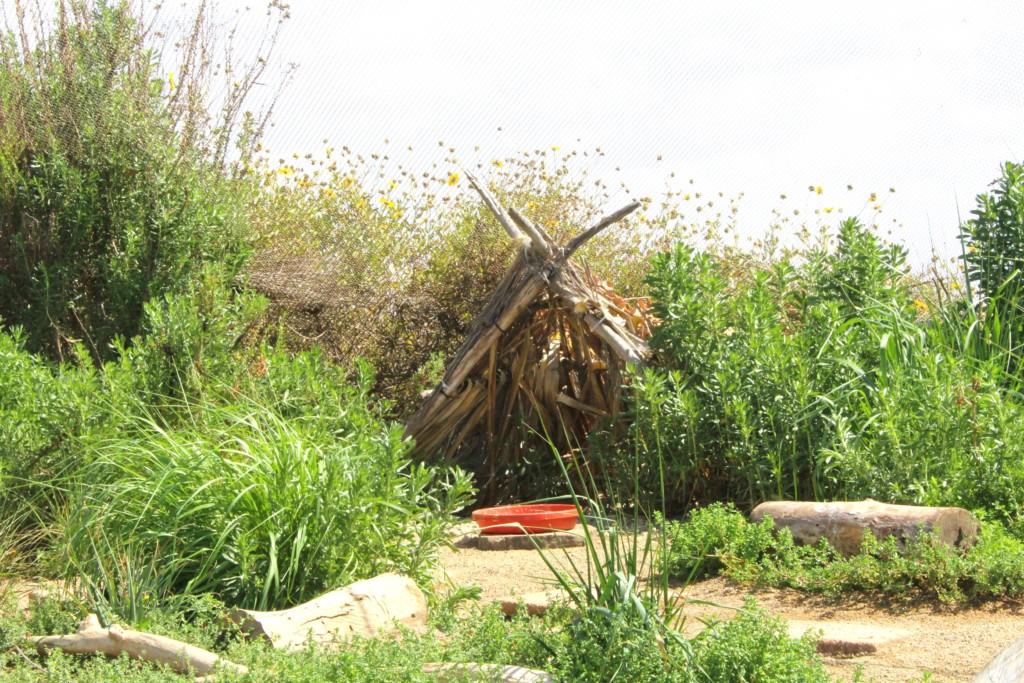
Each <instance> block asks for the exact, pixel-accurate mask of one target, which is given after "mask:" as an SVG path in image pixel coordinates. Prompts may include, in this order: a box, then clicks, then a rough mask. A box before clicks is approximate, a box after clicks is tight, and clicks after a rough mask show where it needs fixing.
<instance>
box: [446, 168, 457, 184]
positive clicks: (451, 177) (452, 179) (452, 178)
mask: <svg viewBox="0 0 1024 683" xmlns="http://www.w3.org/2000/svg"><path fill="white" fill-rule="evenodd" d="M448 184H449V185H458V184H459V174H458V173H455V172H454V171H452V172H451V173H449V174H448Z"/></svg>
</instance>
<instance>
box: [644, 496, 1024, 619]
mask: <svg viewBox="0 0 1024 683" xmlns="http://www.w3.org/2000/svg"><path fill="white" fill-rule="evenodd" d="M665 528H666V531H665V533H666V540H667V543H666V544H665V546H664V547H663V549H662V550H661V552H662V553H663V555H662V557H661V562H663V563H664V564H660V565H659V566H664V567H665V568H666V571H667V572H668V573H669V574H670V575H671V576H673V577H676V578H681V579H687V580H692V579H698V578H703V577H707V576H714V575H717V574H722V575H724V576H726V577H729V578H731V579H734V580H736V581H740V582H743V583H748V584H759V585H767V586H777V587H788V588H797V589H799V590H804V591H808V592H812V593H821V594H824V595H828V596H832V597H838V596H841V595H844V594H849V593H850V592H871V593H876V594H881V595H884V596H887V597H889V598H894V599H904V600H913V599H938V600H940V601H942V602H946V603H968V602H977V601H982V600H1003V599H1014V600H1016V599H1020V598H1021V597H1022V596H1024V542H1021V541H1020V540H1018V539H1017V538H1016V537H1014V536H1011V535H1010V534H1008V533H1007V532H1006V530H1005V529H1004V528H1003V527H1002V526H1001V525H1000V524H999V523H998V522H993V521H989V522H984V523H983V524H982V528H981V532H980V533H979V536H978V541H977V543H976V544H975V545H973V546H972V547H970V548H969V549H967V550H966V551H964V550H960V549H957V548H953V547H950V546H948V545H946V544H944V543H941V542H939V541H938V540H936V539H935V538H934V537H933V536H931V535H930V534H927V533H923V534H922V535H920V536H919V537H918V538H916V539H914V540H910V541H907V542H905V543H899V542H898V541H897V539H896V538H895V537H888V538H886V539H884V540H878V539H876V538H875V537H874V536H873V535H872V534H865V537H864V541H863V545H862V547H861V551H860V553H859V554H857V555H854V556H852V557H843V556H841V555H839V554H838V553H837V552H836V551H835V550H833V549H832V547H831V546H829V545H828V543H827V542H825V541H822V542H821V543H820V544H819V545H817V546H801V545H797V544H795V543H794V541H793V536H792V534H790V533H789V530H788V529H782V530H779V531H776V530H775V527H774V525H773V523H772V521H771V520H770V519H765V520H763V521H761V522H759V523H757V524H754V523H751V522H748V521H747V520H746V517H744V516H743V515H742V514H741V513H740V512H739V511H737V510H736V508H735V507H733V506H731V505H726V504H721V503H714V504H712V505H709V506H707V507H704V508H700V509H698V510H695V511H694V512H693V513H692V514H691V515H690V517H689V518H688V519H687V520H686V521H684V522H676V521H669V522H667V523H666V527H665Z"/></svg>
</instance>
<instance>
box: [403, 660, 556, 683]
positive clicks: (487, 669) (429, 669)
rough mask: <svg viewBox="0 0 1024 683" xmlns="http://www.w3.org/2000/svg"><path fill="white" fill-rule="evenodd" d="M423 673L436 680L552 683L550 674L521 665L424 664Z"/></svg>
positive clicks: (552, 679)
mask: <svg viewBox="0 0 1024 683" xmlns="http://www.w3.org/2000/svg"><path fill="white" fill-rule="evenodd" d="M423 673H426V674H436V675H437V680H438V681H442V682H444V681H452V682H453V683H454V682H455V681H500V683H554V682H555V679H554V678H552V677H551V674H549V673H547V672H545V671H537V670H536V669H527V668H525V667H522V666H505V665H501V664H448V663H442V664H425V665H424V666H423Z"/></svg>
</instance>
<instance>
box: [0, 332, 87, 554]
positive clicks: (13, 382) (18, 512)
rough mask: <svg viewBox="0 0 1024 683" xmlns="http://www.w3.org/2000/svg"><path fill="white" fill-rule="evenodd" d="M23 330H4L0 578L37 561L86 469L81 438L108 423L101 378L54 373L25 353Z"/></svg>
mask: <svg viewBox="0 0 1024 683" xmlns="http://www.w3.org/2000/svg"><path fill="white" fill-rule="evenodd" d="M24 344H25V340H24V337H23V335H22V333H21V331H20V330H19V329H17V328H15V329H14V330H13V331H11V332H10V333H7V332H3V331H0V537H2V540H0V572H3V571H6V570H8V569H10V568H12V566H13V565H17V564H20V563H21V562H22V561H29V560H31V559H32V554H31V553H28V554H26V551H31V550H34V549H36V548H38V547H39V546H40V544H41V543H42V542H43V541H44V540H45V537H46V535H47V533H48V529H49V526H50V524H51V523H52V522H53V519H54V515H55V513H56V511H57V510H58V509H59V508H60V507H61V506H62V504H63V500H64V493H65V488H64V484H65V481H66V478H67V477H68V476H69V475H70V474H71V473H73V472H74V471H75V469H76V468H77V467H78V466H79V465H80V463H81V459H82V458H81V451H80V450H79V449H78V448H77V439H78V438H80V437H81V436H83V435H84V434H87V433H89V432H90V431H92V430H94V429H96V428H97V427H98V426H99V425H100V424H101V423H102V422H103V417H102V415H98V414H97V411H96V410H95V408H94V404H95V402H96V401H97V400H98V399H99V398H100V396H101V395H102V391H101V387H100V382H99V378H98V376H97V373H96V372H95V371H94V370H93V368H92V367H91V365H90V364H89V362H88V359H87V358H86V359H85V362H84V363H83V365H82V366H80V367H74V366H71V365H69V364H68V365H61V366H59V367H54V366H52V365H51V364H49V363H47V362H46V361H44V360H43V359H41V358H39V357H38V356H35V355H33V354H30V353H29V352H28V351H26V350H25V348H24Z"/></svg>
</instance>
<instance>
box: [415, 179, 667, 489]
mask: <svg viewBox="0 0 1024 683" xmlns="http://www.w3.org/2000/svg"><path fill="white" fill-rule="evenodd" d="M466 175H467V177H468V178H469V180H470V182H471V183H472V184H473V186H474V187H475V188H476V190H477V192H479V193H480V196H481V197H482V198H483V201H484V203H485V204H486V205H487V207H488V208H489V209H490V210H491V211H492V212H493V213H494V215H495V216H496V217H497V219H498V222H499V223H501V225H502V227H503V228H504V229H505V231H506V232H507V233H508V234H509V236H510V237H511V238H512V239H513V241H514V242H515V243H516V244H517V245H519V246H520V247H521V248H520V251H519V254H518V255H517V257H516V259H515V261H514V263H513V264H512V265H511V266H510V267H509V269H508V271H507V272H506V274H505V276H504V277H503V279H502V280H501V282H500V283H499V284H498V285H497V287H496V288H495V290H494V293H493V294H492V295H491V298H490V300H489V301H488V303H487V305H486V306H485V308H484V310H483V311H482V312H481V313H480V314H479V315H478V316H477V317H476V319H475V320H474V321H473V323H472V324H471V326H470V329H469V333H468V335H467V338H466V340H465V342H463V344H462V346H461V347H460V348H459V350H458V352H456V354H455V356H454V357H453V358H452V359H450V360H449V362H448V363H447V366H446V369H445V373H444V377H443V379H442V380H441V382H440V383H439V384H438V386H437V387H436V388H435V389H434V390H433V391H431V392H430V393H429V395H427V396H426V397H425V399H424V401H423V404H422V405H421V406H420V408H419V410H418V411H417V412H416V413H415V414H414V415H413V416H412V417H411V418H410V419H409V421H408V422H407V424H406V435H407V436H409V437H412V438H413V439H415V442H416V449H415V453H416V455H417V456H418V457H419V458H421V459H424V460H431V461H438V460H441V461H446V462H451V463H455V464H458V465H461V466H462V467H464V468H466V469H468V470H470V471H472V472H474V473H475V475H476V478H477V484H478V486H479V487H480V492H481V495H480V500H481V502H488V503H490V502H497V501H501V500H507V499H508V498H509V497H510V496H513V495H514V494H515V492H516V483H517V479H518V477H519V475H520V474H521V473H522V471H523V458H524V456H527V457H529V456H530V455H531V449H532V454H539V455H540V456H541V457H545V456H544V451H545V449H546V450H547V455H546V458H547V462H549V463H551V464H553V462H554V461H553V460H551V458H552V455H551V453H550V446H548V445H546V444H547V442H548V440H550V443H554V444H555V447H556V448H557V449H558V451H559V453H561V454H568V453H570V452H572V450H573V449H574V448H576V447H578V446H579V445H580V444H582V443H583V442H584V441H585V439H586V436H587V434H588V433H589V432H590V430H591V429H592V428H593V426H594V425H595V424H596V423H597V421H598V420H601V419H602V418H607V417H610V416H613V415H615V414H616V413H617V412H618V411H619V400H620V392H621V387H622V382H623V373H622V371H623V369H624V367H625V366H626V364H642V363H643V362H644V360H645V359H646V358H647V356H648V353H649V351H648V347H647V343H646V342H645V339H646V338H647V337H649V336H650V324H651V318H650V316H649V315H648V314H647V313H646V305H645V304H644V302H632V303H631V302H627V301H625V300H624V299H622V298H621V297H618V296H616V295H615V294H614V293H613V292H612V291H611V288H610V287H609V286H607V285H606V284H604V283H602V282H600V281H598V280H597V278H595V277H593V276H592V275H591V273H589V271H587V270H586V269H585V268H583V267H581V266H579V265H577V264H575V263H573V262H572V260H571V258H572V256H573V254H574V253H575V252H576V251H577V250H578V249H579V248H580V247H581V246H583V244H584V243H586V242H587V240H589V239H591V238H592V237H594V236H595V235H597V234H598V233H600V232H601V231H602V230H604V229H605V228H607V227H609V226H610V225H612V224H613V223H615V222H617V221H619V220H621V219H622V218H625V217H626V216H627V215H629V214H630V213H632V212H633V211H634V210H636V209H637V208H638V206H639V205H638V204H637V203H632V204H630V205H629V206H626V207H624V208H622V209H620V210H618V211H616V212H615V213H613V214H610V215H608V216H606V217H604V218H602V219H601V220H599V221H598V222H597V223H596V224H594V225H593V226H592V227H591V228H589V229H588V230H586V231H584V232H583V233H581V234H579V235H578V236H576V237H575V238H573V239H572V240H570V241H569V242H568V243H566V244H565V245H564V246H563V245H559V244H557V243H555V242H554V241H553V240H552V239H551V237H550V236H549V235H548V234H547V233H546V232H545V231H544V230H543V229H542V228H541V227H539V226H536V225H534V224H533V223H532V222H531V221H530V220H529V219H528V218H526V217H525V216H523V215H522V214H521V213H519V212H518V211H516V210H515V209H513V208H510V209H509V210H508V211H506V210H505V209H504V208H502V207H501V206H500V205H499V204H498V202H497V201H496V200H495V199H494V197H493V196H492V195H491V194H490V192H488V190H487V188H486V187H484V186H483V185H482V184H481V183H480V182H479V181H478V180H477V179H476V178H474V177H473V176H472V175H471V174H468V173H467V174H466Z"/></svg>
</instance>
